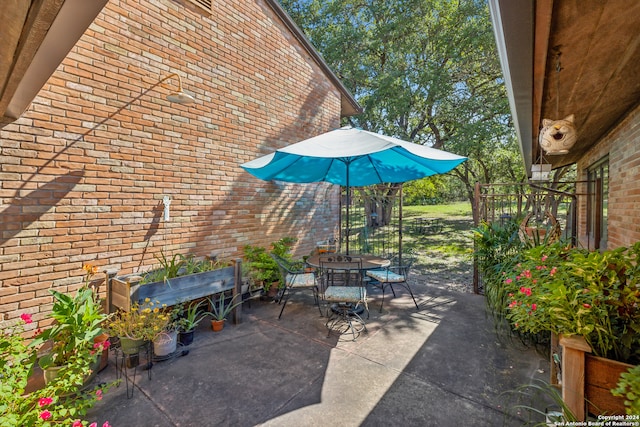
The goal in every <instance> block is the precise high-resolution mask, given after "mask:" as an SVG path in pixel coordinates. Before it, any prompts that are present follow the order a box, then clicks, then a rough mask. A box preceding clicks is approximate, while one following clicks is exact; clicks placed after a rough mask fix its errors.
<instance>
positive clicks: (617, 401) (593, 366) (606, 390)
mask: <svg viewBox="0 0 640 427" xmlns="http://www.w3.org/2000/svg"><path fill="white" fill-rule="evenodd" d="M585 357H586V362H585V370H584V381H585V387H584V397H585V399H586V400H587V410H588V412H589V413H590V414H593V415H601V414H607V415H612V414H618V415H621V414H625V413H626V412H625V406H624V398H623V397H615V396H614V395H612V394H611V389H614V388H616V387H617V385H618V381H619V380H620V374H621V373H623V372H626V371H627V369H629V368H632V367H633V365H629V364H628V363H622V362H618V361H615V360H611V359H605V358H602V357H597V356H592V355H590V354H586V355H585Z"/></svg>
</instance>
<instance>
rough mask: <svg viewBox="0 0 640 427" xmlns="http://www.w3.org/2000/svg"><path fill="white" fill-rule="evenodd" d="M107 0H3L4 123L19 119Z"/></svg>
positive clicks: (0, 86)
mask: <svg viewBox="0 0 640 427" xmlns="http://www.w3.org/2000/svg"><path fill="white" fill-rule="evenodd" d="M107 1H108V0H3V4H2V10H1V11H0V22H2V25H0V40H2V43H1V44H0V114H1V116H2V117H1V118H0V127H2V126H4V125H6V124H8V123H11V122H13V121H15V120H17V119H18V118H19V117H20V116H21V115H22V113H23V112H24V111H25V110H26V109H27V108H28V107H29V105H30V104H31V101H33V99H34V98H35V97H36V95H37V94H38V92H39V91H40V90H41V89H42V86H44V84H45V83H46V81H47V80H48V79H49V78H50V77H51V75H52V74H53V72H54V71H55V70H56V68H57V67H58V65H60V63H61V62H62V60H63V59H64V58H65V57H66V56H67V55H68V53H69V51H70V50H71V49H72V48H73V46H75V44H76V43H77V42H78V40H79V39H80V37H81V36H82V34H83V33H84V32H85V31H86V30H87V28H88V27H89V25H91V23H92V22H93V20H94V19H95V17H96V16H97V15H98V13H100V11H101V10H102V8H103V7H104V5H105V4H106V3H107Z"/></svg>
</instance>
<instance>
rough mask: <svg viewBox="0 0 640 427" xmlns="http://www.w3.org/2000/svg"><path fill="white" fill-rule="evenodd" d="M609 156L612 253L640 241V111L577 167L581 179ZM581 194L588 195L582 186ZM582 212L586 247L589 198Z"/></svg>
mask: <svg viewBox="0 0 640 427" xmlns="http://www.w3.org/2000/svg"><path fill="white" fill-rule="evenodd" d="M606 155H609V209H608V220H609V224H608V241H607V247H608V248H609V249H613V248H617V247H620V246H630V245H632V244H634V243H636V242H638V241H640V214H639V213H640V107H636V108H635V109H634V110H633V111H632V112H631V113H630V114H628V115H627V116H626V117H625V118H623V119H622V120H621V121H620V123H619V124H618V125H617V126H616V127H615V128H614V129H613V130H611V132H609V133H608V134H607V135H605V137H604V138H603V139H602V141H601V142H600V143H599V144H597V145H596V146H595V147H594V148H593V149H591V150H590V151H589V152H588V153H587V154H586V155H585V156H584V157H583V158H582V159H581V160H580V162H579V163H578V177H579V178H578V179H582V180H586V179H587V169H588V167H589V166H591V165H592V164H594V163H596V162H597V161H599V160H600V159H602V158H603V157H605V156H606ZM579 192H586V185H583V186H582V187H581V188H580V189H579ZM581 199H582V200H584V203H582V204H581V206H580V209H579V236H580V241H581V242H582V244H584V245H585V246H586V245H587V236H586V198H581Z"/></svg>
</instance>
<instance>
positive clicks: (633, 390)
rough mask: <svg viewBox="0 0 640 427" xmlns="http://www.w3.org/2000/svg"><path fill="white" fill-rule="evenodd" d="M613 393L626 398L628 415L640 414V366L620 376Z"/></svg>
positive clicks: (625, 403)
mask: <svg viewBox="0 0 640 427" xmlns="http://www.w3.org/2000/svg"><path fill="white" fill-rule="evenodd" d="M611 393H612V394H613V395H614V396H618V397H624V406H625V411H626V412H627V414H629V415H638V414H640V365H636V366H634V367H633V368H629V370H628V371H627V372H623V373H622V374H620V380H619V381H618V384H617V387H616V388H614V389H613V390H611Z"/></svg>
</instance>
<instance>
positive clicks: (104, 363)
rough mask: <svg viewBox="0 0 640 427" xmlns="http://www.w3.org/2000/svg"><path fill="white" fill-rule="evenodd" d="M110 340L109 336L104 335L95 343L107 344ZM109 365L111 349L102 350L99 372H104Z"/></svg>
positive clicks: (98, 337) (96, 338)
mask: <svg viewBox="0 0 640 427" xmlns="http://www.w3.org/2000/svg"><path fill="white" fill-rule="evenodd" d="M108 339H109V334H106V333H102V334H100V335H98V336H97V337H95V338H94V339H93V342H94V343H100V342H105V341H107V340H108ZM108 364H109V349H108V348H107V349H104V350H102V354H101V355H100V365H99V366H98V371H102V370H103V369H104V368H106V367H107V365H108Z"/></svg>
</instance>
